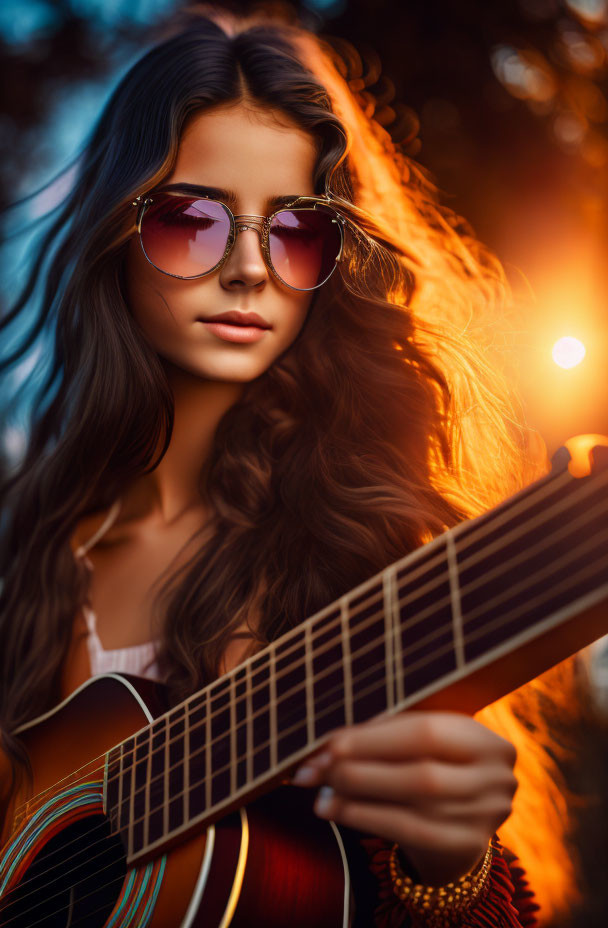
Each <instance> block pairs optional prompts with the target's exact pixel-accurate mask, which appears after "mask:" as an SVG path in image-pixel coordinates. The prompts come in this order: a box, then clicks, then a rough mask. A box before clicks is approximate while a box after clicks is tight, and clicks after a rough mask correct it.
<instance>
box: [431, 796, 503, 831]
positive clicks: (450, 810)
mask: <svg viewBox="0 0 608 928" xmlns="http://www.w3.org/2000/svg"><path fill="white" fill-rule="evenodd" d="M416 810H417V811H418V812H419V813H420V814H421V815H424V816H425V817H426V818H427V819H433V820H435V821H438V822H444V823H448V822H452V823H454V824H457V823H466V822H469V823H477V824H478V825H481V826H483V827H488V828H491V830H492V831H496V830H497V829H498V828H499V827H500V826H501V825H502V824H503V822H504V821H506V819H507V818H508V817H509V815H510V814H511V811H512V804H511V800H510V798H509V796H508V795H506V794H505V793H489V794H487V795H484V796H478V797H477V798H475V799H463V800H461V801H460V802H455V801H451V802H433V803H424V802H423V803H421V804H420V805H417V806H416Z"/></svg>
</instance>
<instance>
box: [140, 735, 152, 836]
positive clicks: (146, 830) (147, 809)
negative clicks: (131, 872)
mask: <svg viewBox="0 0 608 928" xmlns="http://www.w3.org/2000/svg"><path fill="white" fill-rule="evenodd" d="M151 765H152V736H151V729H148V752H147V757H146V785H145V792H144V820H143V838H142V840H143V846H144V847H145V846H146V845H147V843H148V838H149V823H150V781H151V776H150V774H151V770H150V768H151Z"/></svg>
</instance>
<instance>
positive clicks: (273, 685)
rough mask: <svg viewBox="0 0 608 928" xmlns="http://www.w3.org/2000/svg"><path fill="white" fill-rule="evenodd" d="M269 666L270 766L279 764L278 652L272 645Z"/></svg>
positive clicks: (269, 651) (269, 653)
mask: <svg viewBox="0 0 608 928" xmlns="http://www.w3.org/2000/svg"><path fill="white" fill-rule="evenodd" d="M268 661H269V663H268V667H269V677H268V682H269V684H270V706H269V709H270V767H271V769H272V768H274V767H276V765H277V681H276V671H275V667H276V654H275V651H274V647H273V646H272V645H271V646H270V648H269V650H268Z"/></svg>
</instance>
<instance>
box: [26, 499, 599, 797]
mask: <svg viewBox="0 0 608 928" xmlns="http://www.w3.org/2000/svg"><path fill="white" fill-rule="evenodd" d="M602 511H603V510H602ZM584 519H585V516H584V515H583V516H581V517H579V519H578V520H575V521H574V522H571V523H568V524H567V525H566V526H565V528H564V529H563V530H562V531H561V532H557V533H554V534H553V535H552V536H551V537H550V538H549V540H548V541H547V540H546V539H543V540H542V541H541V542H540V543H537V544H536V545H534V546H532V548H530V549H526V551H523V552H522V553H520V555H519V556H515V557H513V558H511V559H510V560H509V561H507V562H506V566H507V567H508V568H509V569H512V567H513V565H514V564H516V563H517V561H518V560H522V559H523V558H524V557H529V556H530V555H531V554H532V553H534V552H538V551H539V550H541V551H542V550H543V549H544V548H545V547H546V546H547V545H550V544H552V543H554V542H555V541H556V540H557V539H558V538H559V537H561V536H562V535H563V534H564V533H568V532H571V531H572V529H573V528H574V526H576V525H578V524H579V523H580V522H581V521H584ZM489 550H490V549H484V556H485V555H486V554H487V553H488V551H489ZM482 559H483V558H482ZM477 560H479V558H478V559H477ZM471 561H473V559H472V558H470V559H469V561H468V562H466V563H463V565H461V569H464V568H465V567H466V566H467V563H470V562H471ZM504 566H505V564H503V565H500V567H499V568H498V570H501V569H503V568H504ZM494 572H496V568H495V570H494ZM486 582H487V575H485V574H484V578H483V580H482V583H481V585H483V584H484V583H486ZM442 583H445V578H441V579H440V580H439V582H438V583H435V584H431V586H430V587H429V591H431V592H432V591H433V590H434V589H436V588H437V586H440V585H441V584H442ZM479 585H480V584H475V583H470V584H468V585H466V586H464V587H462V588H461V590H460V595H461V596H464V595H466V594H467V593H469V592H471V591H473V590H475V589H476V588H477V587H478V586H479ZM427 586H429V585H428V584H427ZM425 592H426V590H425V588H424V587H423V588H420V587H418V588H417V589H416V590H415V591H414V593H413V594H412V595H410V596H409V597H405V598H404V599H399V600H398V601H397V606H398V608H399V609H401V608H402V607H403V606H405V605H407V604H408V603H410V602H411V601H412V596H413V598H414V600H415V599H419V598H420V596H421V595H422V594H423V593H425ZM511 592H512V589H510V590H509V593H511ZM382 598H383V594H376V593H373V594H372V593H370V597H368V599H367V600H364V601H362V602H361V603H360V604H359V606H358V607H357V608H356V609H354V610H353V611H352V613H350V616H351V618H352V617H355V616H356V615H357V614H359V613H360V612H361V611H363V610H364V609H368V608H369V606H370V605H372V604H373V603H374V602H375V601H380V600H381V599H382ZM450 599H451V596H450V595H449V594H447V595H446V596H445V597H443V599H442V600H440V601H439V605H441V606H445V605H447V604H448V603H449V602H450ZM437 605H438V604H437V603H434V604H433V607H431V608H427V609H426V610H423V611H422V612H421V613H418V614H417V615H415V616H413V617H412V619H411V620H408V621H407V622H405V623H403V625H402V629H403V630H406V629H407V628H410V627H412V626H413V625H416V624H418V623H419V622H420V621H422V620H423V619H425V618H427V617H429V616H431V617H433V615H434V613H435V609H436V607H437ZM485 607H487V604H486V603H484V608H485ZM478 611H479V610H477V612H478ZM381 614H382V613H376V614H375V615H374V616H372V617H371V618H370V619H368V620H367V621H366V622H364V623H361V624H360V625H358V626H354V627H353V628H352V629H351V630H350V631H351V634H353V635H354V634H357V633H359V631H361V630H363V629H365V628H366V627H368V626H369V624H371V623H372V622H373V621H375V620H376V619H377V618H378V617H379V616H380V615H381ZM475 615H476V613H475V611H473V612H472V613H469V614H468V615H467V618H466V620H465V622H464V624H465V625H466V624H467V623H469V622H470V621H471V620H473V619H474V618H475ZM338 623H339V619H337V618H336V619H332V620H331V622H330V623H328V625H327V626H325V627H324V628H323V630H322V631H323V632H324V633H327V632H328V631H329V630H331V629H332V628H333V627H334V626H336V625H337V624H338ZM444 630H445V627H444V628H442V629H440V631H444ZM342 637H343V636H342V635H340V636H337V637H335V638H333V639H330V640H329V641H327V642H326V643H325V645H323V646H322V647H321V648H318V649H317V651H316V652H315V654H314V655H313V659H314V657H318V656H320V655H321V654H323V653H324V652H325V651H327V650H329V649H330V648H331V647H335V646H336V644H337V643H338V642H339V641H341V640H342ZM420 645H421V642H418V646H420ZM302 646H303V642H297V644H296V646H295V647H294V648H293V649H292V651H293V650H296V649H297V648H301V647H302ZM284 657H285V655H284V654H283V655H281V660H283V659H284ZM300 664H301V662H300V663H298V664H296V665H295V666H294V665H290V666H288V667H286V668H285V670H284V671H283V672H279V673H278V674H276V675H275V679H276V680H279V679H281V677H283V676H285V675H287V674H289V673H291V672H293V670H294V669H296V668H299V666H300ZM235 669H236V670H238V669H240V670H241V672H242V670H243V666H242V665H239V666H238V667H237V668H235ZM266 669H267V668H266V667H263V668H260V670H266ZM256 672H258V673H259V672H260V671H256ZM327 672H329V670H328V669H327V668H326V669H325V671H323V672H321V673H320V674H319V675H318V677H316V678H315V680H316V679H319V678H320V677H322V676H324V675H325V674H326V673H327ZM244 682H245V681H240V682H239V684H238V685H241V686H242V685H244ZM267 685H268V684H267V681H266V682H263V683H262V684H261V685H259V686H257V687H253V689H252V690H251V691H250V694H251V696H253V695H254V694H255V693H256V692H258V691H260V690H262V689H264V687H265V686H267ZM292 692H294V690H290V691H288V692H287V693H284V694H282V699H285V698H287V697H288V696H290V695H291V694H292ZM215 695H216V697H217V694H215ZM224 695H226V694H224ZM244 695H245V698H246V694H244ZM229 699H230V702H229V704H228V705H227V706H225V707H221V708H220V709H218V710H217V711H215V712H211V713H210V714H208V715H207V716H206V717H205V719H204V720H203V721H202V722H201V723H200V724H197V725H196V726H195V727H194V728H192V729H191V730H190V733H193V732H196V730H197V727H204V725H205V724H206V723H210V722H212V720H213V718H214V717H215V716H217V715H219V714H221V713H222V712H226V711H228V710H229V707H230V705H231V704H232V702H234V699H233V697H232V696H230V697H229ZM242 700H243V697H242V696H241V697H237V703H238V702H242ZM189 708H190V707H189ZM195 711H196V710H195ZM256 714H260V713H256ZM254 717H255V715H254ZM164 718H165V717H164V716H161V717H160V718H159V719H156V720H155V722H154V723H152V725H151V726H150V728H149V731H150V734H149V736H148V739H147V742H146V743H145V746H146V748H148V749H149V747H150V743H151V740H152V738H153V737H154V734H152V729H153V727H154V726H155V725H158V724H159V723H162V720H163V719H164ZM183 722H184V719H183V717H182V718H178V719H176V720H174V722H173V723H172V724H180V723H181V724H183ZM129 737H130V738H132V737H133V736H129ZM180 737H181V734H178V735H177V736H176V738H173V739H171V738H170V739H169V741H168V744H171V743H173V742H174V741H175V740H178V739H179V738H180ZM125 740H127V741H128V740H129V739H125ZM123 743H124V742H123ZM165 743H167V742H163V745H162V746H161V747H160V748H159V749H154V750H152V751H151V754H152V755H154V754H155V753H157V752H158V751H164V745H165ZM137 747H138V746H137V745H135V743H134V744H133V747H132V748H130V749H129V750H128V751H127V752H125V753H124V754H123V761H124V759H125V758H126V759H130V758H132V756H133V755H134V753H135V751H136V749H137ZM112 750H116V748H113V749H112ZM105 757H106V755H100V758H99V760H103V763H104V765H105ZM95 760H96V759H93V760H91V761H89V763H88V764H87V765H84V766H86V767H90V765H91V764H92V763H94V762H95ZM131 763H137V761H131ZM81 769H82V768H81ZM78 773H79V771H74V772H72V773H71V774H69V775H68V776H67V777H65V778H64V779H63V781H59V784H56V785H55V787H56V786H57V785H60V784H61V782H64V781H69V779H70V777H72V778H75V777H77V775H78ZM67 785H68V784H67V783H66V786H67ZM66 786H64V787H63V788H66ZM52 789H53V787H49V788H47V790H46V791H44V792H42V793H41V794H38V796H39V798H38V807H39V805H40V803H41V802H42V800H43V798H44V795H45V794H46V793H47V792H50V791H51V790H52ZM32 803H33V800H30V804H29V805H30V808H29V810H28V811H29V812H30V813H33V812H34V811H36V806H34V805H33V804H32ZM23 805H25V803H22V804H21V806H20V807H19V809H21V808H22V807H23ZM16 811H18V810H16Z"/></svg>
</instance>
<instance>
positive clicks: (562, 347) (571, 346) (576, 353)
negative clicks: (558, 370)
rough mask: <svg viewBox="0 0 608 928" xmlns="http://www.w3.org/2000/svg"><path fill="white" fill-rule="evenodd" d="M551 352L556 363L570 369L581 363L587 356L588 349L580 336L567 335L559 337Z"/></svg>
mask: <svg viewBox="0 0 608 928" xmlns="http://www.w3.org/2000/svg"><path fill="white" fill-rule="evenodd" d="M551 354H552V357H553V360H554V361H555V363H556V364H558V365H559V366H560V367H564V368H566V369H568V368H570V367H576V365H577V364H580V363H581V361H582V360H583V358H584V357H585V354H586V351H585V346H584V345H583V343H582V342H581V341H579V340H578V338H572V336H571V335H566V336H564V338H558V340H557V341H556V342H555V344H554V346H553V351H552V352H551Z"/></svg>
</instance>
